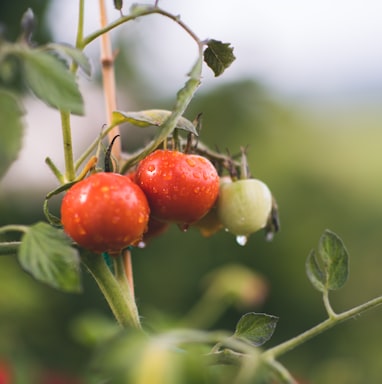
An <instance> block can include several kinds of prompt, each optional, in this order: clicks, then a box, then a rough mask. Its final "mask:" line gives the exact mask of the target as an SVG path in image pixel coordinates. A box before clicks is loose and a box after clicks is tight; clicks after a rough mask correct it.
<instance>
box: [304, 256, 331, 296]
mask: <svg viewBox="0 0 382 384" xmlns="http://www.w3.org/2000/svg"><path fill="white" fill-rule="evenodd" d="M305 267H306V274H307V275H308V278H309V280H310V282H311V283H312V284H313V286H314V287H315V288H316V289H318V290H319V291H321V292H324V291H325V290H326V288H325V281H326V277H325V271H323V270H322V269H321V267H320V266H319V264H318V262H317V258H316V252H315V251H314V250H313V249H312V251H311V252H310V253H309V256H308V258H307V260H306V264H305Z"/></svg>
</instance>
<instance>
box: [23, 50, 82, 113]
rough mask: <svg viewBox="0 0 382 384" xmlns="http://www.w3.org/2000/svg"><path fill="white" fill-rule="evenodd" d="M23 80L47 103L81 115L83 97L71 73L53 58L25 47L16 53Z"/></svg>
mask: <svg viewBox="0 0 382 384" xmlns="http://www.w3.org/2000/svg"><path fill="white" fill-rule="evenodd" d="M20 57H21V58H22V60H23V67H24V73H25V77H26V80H27V83H28V85H29V87H30V88H31V90H32V91H33V93H35V94H36V96H37V97H38V98H40V99H41V100H42V101H44V102H45V103H47V104H48V105H50V106H52V107H54V108H57V109H61V110H64V111H70V112H71V113H73V114H75V115H83V114H84V110H83V100H82V96H81V93H80V91H79V89H78V86H77V84H76V82H75V77H74V74H72V73H71V72H70V71H69V70H68V68H66V67H65V65H64V64H63V63H62V62H61V61H60V60H59V59H58V58H56V57H54V56H52V55H50V54H49V53H46V52H41V51H36V50H31V49H25V50H23V51H22V52H21V53H20Z"/></svg>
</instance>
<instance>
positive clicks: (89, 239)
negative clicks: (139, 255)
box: [61, 172, 150, 253]
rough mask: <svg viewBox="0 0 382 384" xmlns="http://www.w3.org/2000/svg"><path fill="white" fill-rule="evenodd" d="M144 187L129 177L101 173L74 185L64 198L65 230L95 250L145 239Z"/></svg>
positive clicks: (146, 208)
mask: <svg viewBox="0 0 382 384" xmlns="http://www.w3.org/2000/svg"><path fill="white" fill-rule="evenodd" d="M149 212H150V210H149V206H148V203H147V199H146V197H145V195H144V193H143V192H142V190H141V189H140V188H139V187H138V186H137V185H136V184H135V183H133V182H132V181H131V180H130V179H129V178H127V177H124V176H122V175H119V174H116V173H106V172H100V173H95V174H93V175H91V176H89V177H88V178H86V179H84V180H82V181H80V182H78V183H76V184H75V185H74V186H72V187H71V188H70V189H69V190H68V192H67V193H66V195H65V196H64V198H63V200H62V205H61V220H62V224H63V227H64V230H65V232H66V233H67V234H68V235H69V236H70V237H71V238H72V239H73V240H75V241H76V242H77V243H78V244H79V245H81V246H82V247H84V248H87V249H90V250H92V251H94V252H110V253H115V252H120V251H121V249H122V248H124V247H127V246H128V245H131V244H134V243H136V242H138V241H139V240H141V239H142V237H143V233H144V232H145V231H146V229H147V224H148V220H149Z"/></svg>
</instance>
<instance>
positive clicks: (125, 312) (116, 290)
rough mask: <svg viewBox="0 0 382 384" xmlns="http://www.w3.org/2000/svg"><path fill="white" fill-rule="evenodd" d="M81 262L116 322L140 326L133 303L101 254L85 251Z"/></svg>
mask: <svg viewBox="0 0 382 384" xmlns="http://www.w3.org/2000/svg"><path fill="white" fill-rule="evenodd" d="M82 262H83V263H84V264H85V266H86V268H87V269H88V271H89V272H90V274H91V275H92V276H93V278H94V280H95V281H96V282H97V284H98V286H99V288H100V290H101V292H102V293H103V295H104V297H105V299H106V301H107V303H108V304H109V306H110V309H111V311H112V312H113V314H114V316H115V318H116V319H117V321H118V323H119V324H120V325H121V326H122V327H131V328H138V329H140V328H141V325H140V321H139V317H138V314H137V311H136V306H135V303H132V302H131V301H129V298H128V295H127V294H126V292H125V290H124V289H122V287H121V286H120V284H119V283H118V281H117V280H116V278H115V277H114V275H113V274H112V273H111V271H110V269H109V268H108V266H107V265H106V263H105V261H104V259H103V258H102V256H101V255H95V254H90V253H86V254H83V255H82Z"/></svg>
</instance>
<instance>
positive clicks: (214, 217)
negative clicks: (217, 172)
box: [193, 176, 232, 237]
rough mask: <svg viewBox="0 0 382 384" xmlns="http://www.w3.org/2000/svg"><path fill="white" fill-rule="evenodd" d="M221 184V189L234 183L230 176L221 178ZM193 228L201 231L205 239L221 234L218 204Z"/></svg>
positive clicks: (221, 226) (221, 225)
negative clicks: (226, 184) (224, 185)
mask: <svg viewBox="0 0 382 384" xmlns="http://www.w3.org/2000/svg"><path fill="white" fill-rule="evenodd" d="M219 183H220V188H221V186H222V185H223V184H225V183H232V179H231V177H230V176H221V177H220V180H219ZM193 226H194V227H195V228H197V229H199V232H200V234H201V235H202V236H203V237H211V236H212V235H214V234H215V233H217V232H219V231H220V230H221V229H222V228H223V224H222V223H221V221H220V219H219V216H218V212H217V207H216V203H215V205H214V206H213V207H212V208H211V209H210V210H209V211H208V213H207V214H206V215H205V216H203V217H202V218H201V219H200V220H198V221H197V222H196V223H194V224H193Z"/></svg>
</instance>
